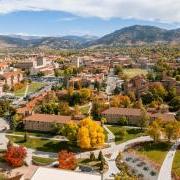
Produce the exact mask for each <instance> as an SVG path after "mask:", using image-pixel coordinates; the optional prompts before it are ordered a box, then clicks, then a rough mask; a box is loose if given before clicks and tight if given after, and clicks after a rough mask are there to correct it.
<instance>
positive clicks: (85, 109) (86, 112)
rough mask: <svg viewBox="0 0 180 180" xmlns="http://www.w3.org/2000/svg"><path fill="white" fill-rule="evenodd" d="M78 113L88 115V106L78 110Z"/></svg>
mask: <svg viewBox="0 0 180 180" xmlns="http://www.w3.org/2000/svg"><path fill="white" fill-rule="evenodd" d="M80 111H81V113H82V114H88V111H89V106H85V107H82V108H80Z"/></svg>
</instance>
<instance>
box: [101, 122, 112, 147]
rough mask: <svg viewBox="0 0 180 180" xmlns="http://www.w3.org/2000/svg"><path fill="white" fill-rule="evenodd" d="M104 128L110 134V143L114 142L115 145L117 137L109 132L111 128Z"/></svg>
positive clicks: (104, 126)
mask: <svg viewBox="0 0 180 180" xmlns="http://www.w3.org/2000/svg"><path fill="white" fill-rule="evenodd" d="M103 128H104V129H105V130H106V131H107V133H108V143H110V142H113V143H114V144H115V142H114V141H115V136H114V134H113V133H112V132H111V131H110V130H109V128H108V127H107V126H106V125H103Z"/></svg>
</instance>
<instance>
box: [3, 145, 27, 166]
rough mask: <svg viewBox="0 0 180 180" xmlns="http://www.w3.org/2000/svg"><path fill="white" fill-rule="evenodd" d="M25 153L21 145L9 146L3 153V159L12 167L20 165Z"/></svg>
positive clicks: (22, 162)
mask: <svg viewBox="0 0 180 180" xmlns="http://www.w3.org/2000/svg"><path fill="white" fill-rule="evenodd" d="M26 154H27V152H26V149H25V148H24V147H22V146H19V147H16V146H9V147H8V149H7V151H6V153H5V160H6V162H7V163H8V164H9V165H10V166H12V167H20V166H22V165H23V164H24V159H25V157H26Z"/></svg>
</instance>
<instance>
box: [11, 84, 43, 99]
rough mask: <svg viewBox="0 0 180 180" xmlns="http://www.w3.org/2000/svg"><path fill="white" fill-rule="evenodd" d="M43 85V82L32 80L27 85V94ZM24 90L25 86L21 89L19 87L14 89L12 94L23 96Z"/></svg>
mask: <svg viewBox="0 0 180 180" xmlns="http://www.w3.org/2000/svg"><path fill="white" fill-rule="evenodd" d="M43 86H44V83H40V82H32V83H31V84H30V85H29V88H28V92H27V94H30V93H34V92H36V91H37V90H38V89H40V88H41V87H43ZM25 91H26V86H24V87H23V88H22V89H19V90H17V91H15V92H14V94H15V96H20V97H21V96H24V93H25Z"/></svg>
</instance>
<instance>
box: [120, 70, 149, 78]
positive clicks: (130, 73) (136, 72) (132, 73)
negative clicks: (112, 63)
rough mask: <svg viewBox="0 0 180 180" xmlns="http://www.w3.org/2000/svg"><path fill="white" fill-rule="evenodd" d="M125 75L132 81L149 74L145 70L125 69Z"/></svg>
mask: <svg viewBox="0 0 180 180" xmlns="http://www.w3.org/2000/svg"><path fill="white" fill-rule="evenodd" d="M123 73H124V74H125V75H127V76H128V78H129V79H130V78H133V77H134V76H137V75H141V74H143V75H146V74H147V73H148V72H147V70H144V69H139V68H133V69H124V70H123Z"/></svg>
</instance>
